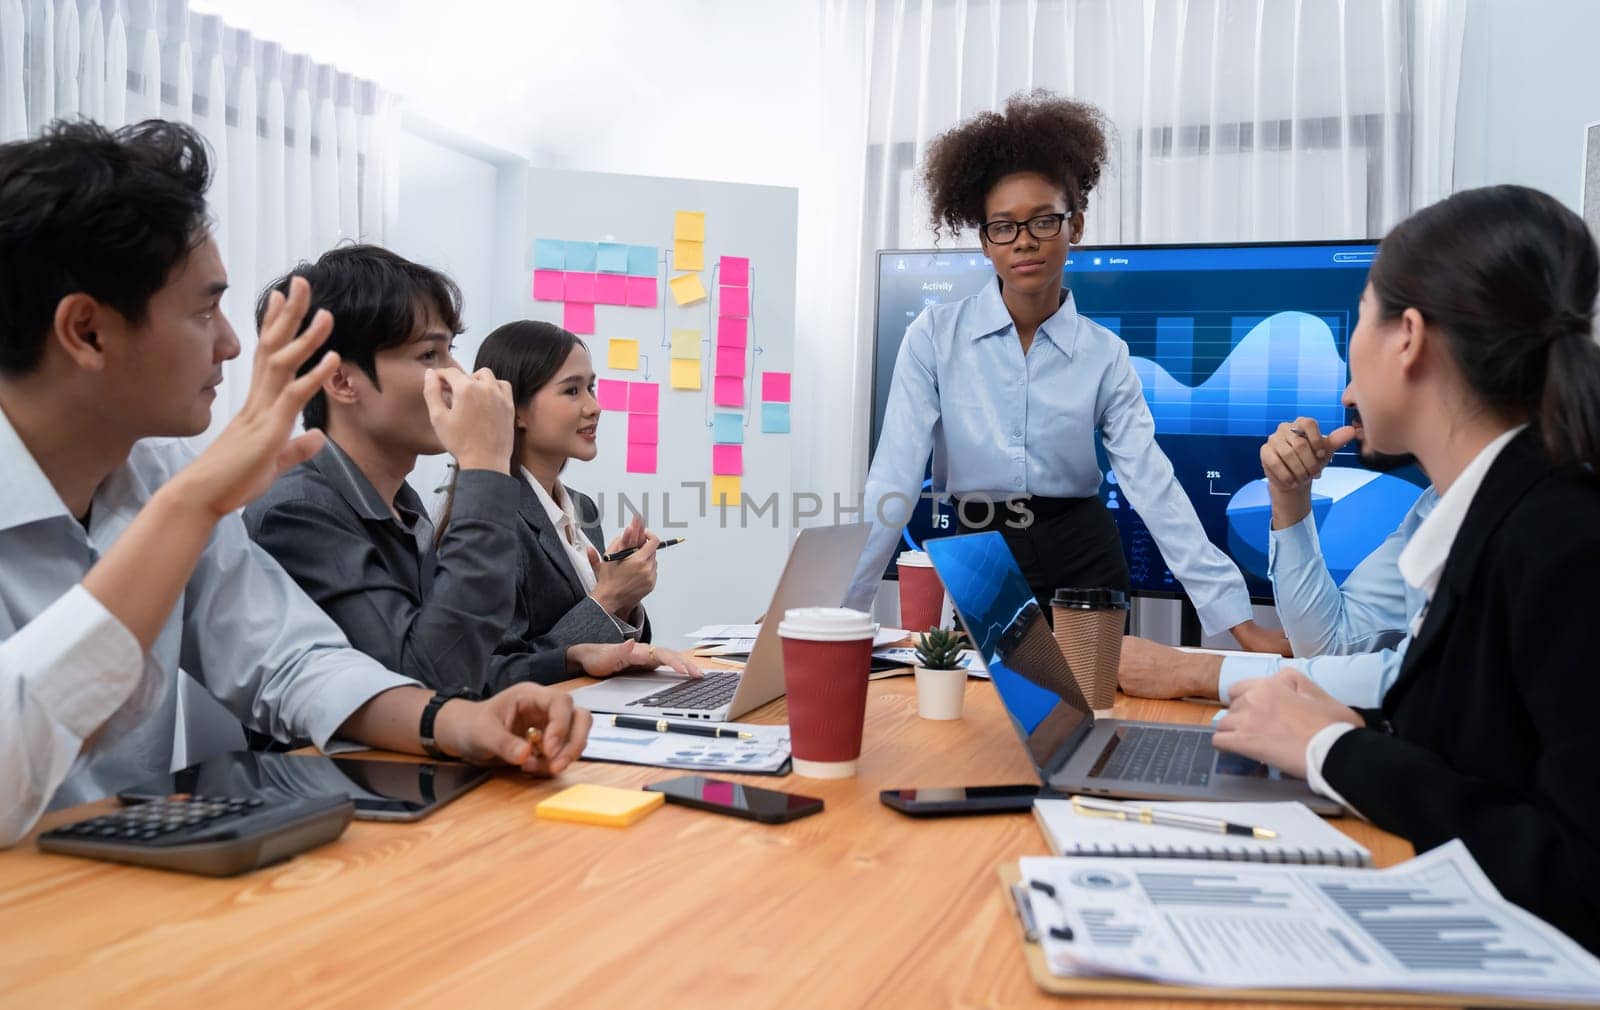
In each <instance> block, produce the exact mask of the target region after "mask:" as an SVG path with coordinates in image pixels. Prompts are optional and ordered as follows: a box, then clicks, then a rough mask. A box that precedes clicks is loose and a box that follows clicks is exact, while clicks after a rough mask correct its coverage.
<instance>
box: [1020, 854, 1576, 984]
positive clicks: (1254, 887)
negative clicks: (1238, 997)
mask: <svg viewBox="0 0 1600 1010" xmlns="http://www.w3.org/2000/svg"><path fill="white" fill-rule="evenodd" d="M1020 870H1021V874H1022V878H1023V880H1024V881H1025V882H1026V883H1027V888H1028V898H1029V905H1030V907H1031V909H1032V911H1033V916H1034V919H1035V921H1036V922H1037V923H1038V926H1039V931H1040V934H1041V942H1042V944H1043V947H1044V954H1045V958H1046V961H1047V962H1048V964H1049V966H1050V969H1051V971H1053V972H1054V973H1055V974H1057V975H1061V976H1077V977H1083V976H1105V975H1115V976H1123V977H1134V978H1142V979H1150V980H1153V981H1159V982H1168V983H1176V984H1182V985H1197V986H1220V987H1225V988H1279V989H1286V988H1308V989H1374V990H1386V991H1407V992H1436V993H1452V994H1460V995H1479V996H1498V997H1513V998H1522V999H1533V1000H1540V999H1545V1000H1560V1001H1568V1002H1578V1003H1585V1004H1587V1003H1593V1004H1594V1005H1597V1006H1600V961H1596V959H1595V958H1594V957H1593V956H1591V955H1590V954H1589V953H1588V952H1587V951H1585V950H1584V949H1583V948H1582V947H1579V946H1578V945H1577V944H1576V943H1574V942H1572V941H1571V940H1569V939H1568V938H1567V937H1566V936H1564V935H1562V934H1561V932H1560V931H1559V930H1556V929H1554V928H1553V927H1551V926H1550V925H1548V924H1547V923H1545V922H1543V921H1541V920H1540V919H1538V918H1537V917H1536V916H1534V915H1532V914H1530V913H1528V912H1526V911H1523V910H1522V909H1520V908H1518V907H1516V906H1514V905H1512V904H1511V903H1510V902H1508V901H1506V900H1505V899H1504V898H1502V897H1501V896H1500V894H1499V893H1498V892H1497V891H1496V890H1495V888H1494V885H1493V884H1491V883H1490V882H1489V879H1488V878H1487V877H1485V876H1484V875H1483V871H1482V870H1480V869H1479V868H1478V865H1477V863H1476V862H1474V861H1473V859H1472V856H1471V855H1470V854H1469V853H1468V852H1467V849H1466V846H1465V845H1463V844H1462V843H1461V842H1460V841H1459V840H1458V841H1453V842H1451V843H1449V844H1448V845H1443V846H1440V847H1439V848H1437V849H1434V850H1432V851H1431V852H1428V853H1426V854H1425V855H1422V856H1419V857H1417V858H1416V859H1412V860H1410V861H1409V862H1406V863H1402V864H1400V865H1398V866H1393V867H1390V868H1389V869H1386V870H1357V869H1339V868H1332V867H1293V866H1277V867H1275V866H1262V865H1259V864H1251V863H1221V862H1196V861H1190V860H1173V859H1102V858H1059V857H1056V858H1027V859H1023V860H1021V862H1020Z"/></svg>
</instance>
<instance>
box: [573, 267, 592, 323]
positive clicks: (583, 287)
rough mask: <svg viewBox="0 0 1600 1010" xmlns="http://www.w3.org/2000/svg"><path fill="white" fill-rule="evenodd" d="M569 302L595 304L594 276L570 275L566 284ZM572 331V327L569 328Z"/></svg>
mask: <svg viewBox="0 0 1600 1010" xmlns="http://www.w3.org/2000/svg"><path fill="white" fill-rule="evenodd" d="M566 294H567V301H569V302H588V303H590V304H593V303H594V274H581V273H569V274H567V284H566ZM567 329H569V330H570V329H572V327H570V326H569V327H567Z"/></svg>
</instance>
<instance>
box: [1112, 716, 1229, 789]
mask: <svg viewBox="0 0 1600 1010" xmlns="http://www.w3.org/2000/svg"><path fill="white" fill-rule="evenodd" d="M1112 747H1113V748H1114V749H1113V750H1112V752H1111V756H1110V758H1109V759H1104V758H1103V759H1102V760H1101V761H1100V762H1099V767H1097V768H1095V769H1094V770H1092V771H1091V772H1090V773H1089V777H1090V778H1100V779H1117V780H1119V781H1123V782H1149V783H1157V784H1160V785H1186V786H1203V785H1207V784H1209V783H1210V781H1211V766H1212V764H1213V763H1215V761H1216V751H1214V750H1213V749H1212V748H1211V734H1210V733H1206V732H1199V731H1195V730H1181V729H1152V728H1150V727H1145V726H1130V727H1128V728H1127V729H1125V730H1122V731H1121V733H1120V734H1119V737H1118V739H1116V740H1113V742H1112Z"/></svg>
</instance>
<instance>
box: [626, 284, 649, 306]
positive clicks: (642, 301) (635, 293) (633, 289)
mask: <svg viewBox="0 0 1600 1010" xmlns="http://www.w3.org/2000/svg"><path fill="white" fill-rule="evenodd" d="M627 280H628V304H629V305H632V306H634V307H635V308H640V309H653V308H655V307H656V279H655V278H654V277H629V278H628V279H627Z"/></svg>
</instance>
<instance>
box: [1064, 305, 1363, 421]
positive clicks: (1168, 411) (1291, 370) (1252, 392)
mask: <svg viewBox="0 0 1600 1010" xmlns="http://www.w3.org/2000/svg"><path fill="white" fill-rule="evenodd" d="M1094 319H1095V321H1096V322H1098V323H1100V324H1101V325H1103V326H1105V327H1107V328H1108V329H1110V330H1112V331H1113V332H1116V333H1118V334H1119V335H1121V334H1122V329H1123V325H1122V324H1123V319H1122V318H1120V317H1114V316H1111V317H1103V316H1099V315H1096V316H1095V317H1094ZM1130 322H1131V321H1130ZM1344 326H1345V320H1344V319H1343V318H1341V317H1340V316H1336V315H1334V316H1321V315H1315V314H1312V313H1309V312H1300V311H1288V312H1276V313H1273V314H1271V315H1266V316H1262V315H1254V316H1244V315H1241V316H1233V317H1231V318H1230V319H1228V320H1227V321H1225V322H1222V321H1219V322H1210V321H1207V322H1197V320H1196V319H1195V318H1193V317H1191V316H1181V315H1170V316H1168V315H1161V316H1157V317H1156V318H1155V355H1154V358H1153V359H1152V358H1147V357H1139V356H1134V357H1133V359H1132V363H1133V368H1134V372H1135V373H1136V374H1137V375H1138V376H1139V381H1140V383H1141V384H1142V385H1143V386H1144V396H1145V401H1146V402H1147V403H1149V405H1150V413H1151V414H1152V415H1153V417H1154V419H1155V425H1156V431H1157V432H1159V433H1161V434H1163V435H1243V436H1252V437H1265V436H1267V435H1269V434H1271V433H1272V431H1273V430H1274V429H1275V428H1276V427H1277V426H1278V424H1279V423H1280V422H1282V421H1288V420H1292V419H1294V418H1296V417H1313V418H1316V420H1317V423H1318V424H1320V425H1322V428H1323V430H1324V431H1332V430H1333V429H1334V428H1337V427H1338V426H1339V425H1341V424H1343V423H1344V408H1343V407H1342V406H1340V404H1339V396H1340V394H1341V393H1342V392H1343V391H1344V386H1345V374H1346V368H1345V362H1344V359H1343V358H1342V357H1341V356H1340V354H1339V340H1338V338H1337V337H1336V336H1335V333H1336V331H1342V330H1343V329H1344ZM1224 349H1226V350H1225V353H1224ZM1219 357H1220V358H1221V359H1222V360H1221V364H1220V365H1218V366H1217V368H1216V370H1215V371H1213V372H1212V373H1211V374H1210V375H1209V376H1206V377H1205V378H1204V379H1199V376H1198V374H1197V372H1198V369H1197V364H1198V363H1202V362H1205V361H1215V360H1217V358H1219ZM1202 367H1203V366H1202ZM1197 380H1198V381H1197Z"/></svg>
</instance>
